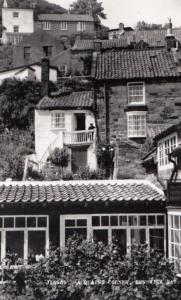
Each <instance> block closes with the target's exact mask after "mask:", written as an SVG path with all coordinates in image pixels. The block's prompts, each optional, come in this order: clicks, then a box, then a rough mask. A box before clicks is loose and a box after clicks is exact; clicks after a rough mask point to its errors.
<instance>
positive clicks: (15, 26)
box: [13, 25, 19, 33]
mask: <svg viewBox="0 0 181 300" xmlns="http://www.w3.org/2000/svg"><path fill="white" fill-rule="evenodd" d="M15 28H16V30H15ZM13 32H14V33H19V25H14V26H13Z"/></svg>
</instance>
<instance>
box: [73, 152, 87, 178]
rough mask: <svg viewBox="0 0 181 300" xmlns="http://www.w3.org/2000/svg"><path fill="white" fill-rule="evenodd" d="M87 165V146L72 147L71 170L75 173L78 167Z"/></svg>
mask: <svg viewBox="0 0 181 300" xmlns="http://www.w3.org/2000/svg"><path fill="white" fill-rule="evenodd" d="M86 165H87V147H75V148H72V172H73V173H75V172H76V171H77V170H78V168H79V167H85V166H86Z"/></svg>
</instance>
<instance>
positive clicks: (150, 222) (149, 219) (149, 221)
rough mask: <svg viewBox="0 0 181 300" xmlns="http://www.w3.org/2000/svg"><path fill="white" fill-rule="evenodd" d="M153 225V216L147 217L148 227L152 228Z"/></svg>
mask: <svg viewBox="0 0 181 300" xmlns="http://www.w3.org/2000/svg"><path fill="white" fill-rule="evenodd" d="M155 224H156V223H155V216H148V225H150V226H153V225H155Z"/></svg>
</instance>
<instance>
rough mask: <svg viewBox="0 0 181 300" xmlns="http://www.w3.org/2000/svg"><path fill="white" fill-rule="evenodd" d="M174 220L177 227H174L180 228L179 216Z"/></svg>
mask: <svg viewBox="0 0 181 300" xmlns="http://www.w3.org/2000/svg"><path fill="white" fill-rule="evenodd" d="M174 219H175V222H174V223H175V226H174V227H175V228H179V216H175V217H174Z"/></svg>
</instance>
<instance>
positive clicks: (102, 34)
mask: <svg viewBox="0 0 181 300" xmlns="http://www.w3.org/2000/svg"><path fill="white" fill-rule="evenodd" d="M96 38H97V39H100V40H108V38H109V27H107V26H104V25H102V24H101V25H100V27H99V29H98V30H97V32H96Z"/></svg>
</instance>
